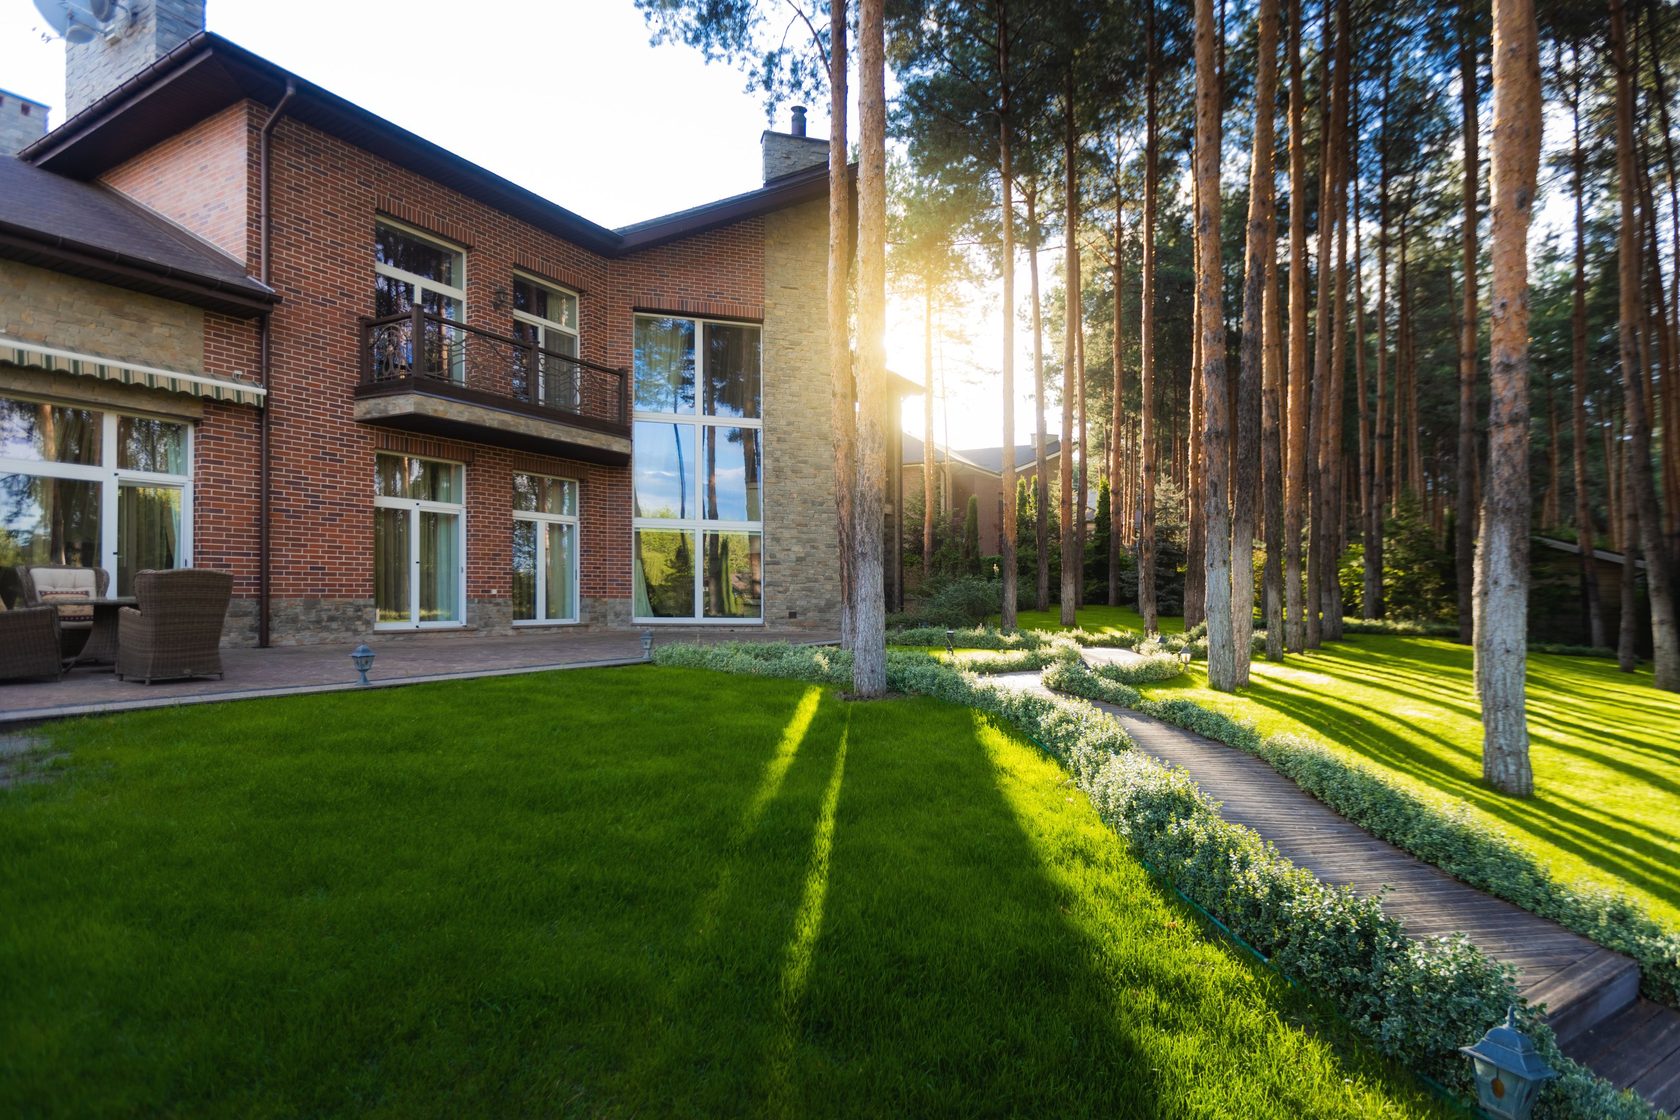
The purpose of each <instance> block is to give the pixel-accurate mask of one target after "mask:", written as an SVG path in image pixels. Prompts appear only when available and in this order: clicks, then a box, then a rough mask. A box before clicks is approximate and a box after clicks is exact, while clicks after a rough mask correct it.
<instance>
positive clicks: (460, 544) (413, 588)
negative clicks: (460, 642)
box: [373, 451, 467, 631]
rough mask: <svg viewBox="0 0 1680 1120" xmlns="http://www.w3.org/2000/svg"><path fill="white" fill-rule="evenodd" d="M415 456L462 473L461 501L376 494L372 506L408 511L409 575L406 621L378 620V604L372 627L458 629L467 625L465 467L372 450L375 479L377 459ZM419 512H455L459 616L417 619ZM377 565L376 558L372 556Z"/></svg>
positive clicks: (426, 457) (418, 598)
mask: <svg viewBox="0 0 1680 1120" xmlns="http://www.w3.org/2000/svg"><path fill="white" fill-rule="evenodd" d="M381 458H391V459H418V460H421V461H422V462H427V463H442V464H444V465H445V466H450V467H454V468H455V469H456V470H458V471H460V472H461V500H460V502H459V503H455V502H434V501H429V500H422V499H420V498H387V497H384V496H382V495H379V494H375V495H374V498H373V508H374V509H397V510H407V511H408V541H409V552H410V556H409V560H408V563H409V566H410V571H409V577H408V620H407V621H406V622H381V621H379V604H378V603H377V602H375V603H374V605H373V628H374V629H375V630H396V631H408V630H460V629H463V628H465V627H466V625H467V467H466V464H465V463H459V462H456V461H455V460H453V459H436V458H433V457H432V456H429V455H408V454H405V453H403V452H401V451H377V452H375V453H374V472H375V473H374V478H375V480H376V484H377V479H378V471H379V459H381ZM422 513H452V514H454V515H455V535H456V540H455V547H456V554H457V555H458V556H460V558H461V562H460V565H459V566H458V570H457V571H456V573H455V601H456V603H458V604H460V609H459V612H458V613H459V614H460V616H461V617H460V618H457V619H449V620H447V621H444V622H423V621H421V619H420V576H419V568H420V515H421V514H422ZM373 562H374V564H375V565H376V566H377V565H378V563H379V557H378V556H377V555H376V556H375V557H374V558H373Z"/></svg>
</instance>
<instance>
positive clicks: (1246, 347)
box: [1231, 0, 1282, 686]
mask: <svg viewBox="0 0 1680 1120" xmlns="http://www.w3.org/2000/svg"><path fill="white" fill-rule="evenodd" d="M1277 38H1278V0H1260V15H1259V42H1258V43H1257V44H1256V47H1255V50H1256V56H1255V75H1254V157H1253V160H1252V161H1251V162H1250V164H1249V178H1248V235H1247V243H1246V246H1245V251H1244V256H1245V258H1246V259H1245V261H1244V265H1243V267H1244V273H1243V333H1242V352H1241V357H1240V361H1241V366H1240V367H1239V370H1238V374H1237V415H1236V432H1237V438H1236V454H1235V455H1234V459H1235V462H1236V464H1237V469H1236V487H1235V490H1234V491H1233V494H1234V500H1233V501H1232V503H1231V547H1232V553H1231V622H1232V639H1231V640H1232V645H1233V647H1234V654H1235V659H1236V668H1235V673H1234V679H1235V683H1236V684H1237V685H1239V686H1241V685H1246V684H1247V683H1248V677H1249V661H1250V644H1251V643H1250V639H1251V638H1252V637H1253V634H1254V528H1255V525H1254V515H1255V507H1256V499H1257V498H1258V491H1259V485H1258V483H1259V477H1260V473H1261V467H1262V455H1261V453H1260V428H1261V426H1262V422H1263V418H1262V415H1261V413H1262V412H1263V411H1264V409H1263V401H1262V398H1263V396H1264V394H1265V392H1266V390H1265V382H1266V371H1265V364H1266V292H1268V291H1269V290H1270V289H1271V287H1272V252H1273V250H1274V248H1275V247H1276V245H1277V226H1276V224H1275V223H1276V220H1277V217H1276V215H1277V203H1276V199H1275V198H1274V197H1273V189H1274V183H1273V169H1272V154H1273V149H1274V147H1275V145H1276V137H1275V135H1274V115H1275V114H1276V112H1277ZM1272 407H1273V408H1274V409H1275V408H1276V401H1275V400H1274V401H1273V402H1272ZM1276 423H1277V417H1276V415H1274V416H1273V417H1272V425H1273V431H1272V438H1274V439H1275V438H1276V434H1277V433H1276ZM1279 504H1280V505H1281V504H1282V503H1281V501H1280V503H1279ZM1268 529H1269V527H1268Z"/></svg>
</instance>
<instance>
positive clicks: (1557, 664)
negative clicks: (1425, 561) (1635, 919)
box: [1142, 635, 1680, 929]
mask: <svg viewBox="0 0 1680 1120" xmlns="http://www.w3.org/2000/svg"><path fill="white" fill-rule="evenodd" d="M1253 666H1254V668H1253V675H1252V684H1251V686H1250V687H1249V688H1248V689H1246V690H1245V691H1243V692H1242V693H1241V694H1240V695H1236V696H1233V695H1230V694H1228V693H1221V692H1215V691H1213V690H1212V689H1209V688H1208V687H1207V671H1206V665H1205V664H1204V663H1201V662H1197V663H1196V664H1194V665H1193V666H1192V668H1191V674H1190V676H1189V677H1188V678H1182V679H1180V680H1178V681H1168V682H1164V683H1161V684H1150V685H1144V686H1142V687H1143V691H1144V692H1145V694H1147V695H1148V696H1151V697H1153V698H1155V699H1169V698H1179V699H1185V700H1193V701H1195V702H1196V703H1198V704H1202V705H1204V706H1206V707H1209V708H1214V709H1216V710H1218V711H1221V712H1224V713H1226V714H1228V715H1232V716H1236V717H1238V718H1241V719H1248V720H1252V721H1254V723H1255V725H1256V726H1257V727H1258V728H1259V729H1260V730H1261V731H1262V732H1265V733H1267V734H1271V733H1276V732H1283V731H1289V732H1296V733H1302V734H1307V735H1311V736H1313V737H1314V738H1316V739H1319V740H1321V741H1323V742H1325V743H1327V744H1329V745H1330V746H1331V748H1332V749H1334V750H1335V751H1337V752H1338V753H1340V754H1343V755H1346V756H1350V757H1356V758H1358V759H1360V760H1362V761H1364V762H1366V763H1369V764H1370V765H1372V766H1374V767H1376V768H1377V769H1378V770H1380V771H1381V772H1382V773H1384V774H1386V775H1387V776H1388V777H1389V778H1390V779H1391V780H1393V781H1395V782H1396V783H1398V784H1400V785H1403V786H1406V787H1408V788H1410V789H1414V790H1420V791H1424V792H1427V793H1434V794H1445V795H1446V797H1447V798H1448V799H1450V801H1451V803H1452V804H1454V805H1461V806H1464V807H1466V808H1467V809H1468V811H1469V812H1470V813H1471V814H1473V815H1475V816H1478V817H1481V818H1482V819H1484V820H1486V821H1488V822H1489V823H1492V824H1494V825H1497V826H1498V827H1499V828H1501V829H1503V830H1504V831H1505V832H1507V833H1509V834H1510V835H1511V836H1512V838H1513V839H1515V840H1516V841H1517V842H1518V843H1519V844H1521V845H1522V846H1523V847H1525V848H1526V849H1527V850H1528V851H1530V852H1532V853H1533V854H1534V855H1535V856H1537V857H1538V858H1539V859H1540V860H1541V861H1542V862H1543V863H1545V864H1547V865H1548V866H1549V867H1550V868H1551V869H1552V871H1553V873H1554V874H1556V875H1557V876H1558V877H1559V878H1560V879H1562V880H1564V881H1566V882H1576V883H1581V884H1588V885H1598V886H1604V887H1609V888H1611V889H1614V890H1617V891H1620V892H1622V893H1624V894H1627V895H1630V896H1632V897H1633V898H1635V899H1637V900H1639V901H1640V902H1642V903H1644V904H1645V906H1646V907H1647V908H1648V909H1649V911H1650V912H1651V914H1652V916H1653V917H1655V918H1656V919H1657V920H1658V921H1660V922H1663V923H1664V924H1665V925H1668V926H1669V927H1671V928H1675V929H1680V696H1677V695H1675V694H1674V693H1669V692H1659V691H1657V689H1656V688H1654V687H1653V686H1652V683H1651V673H1650V670H1649V669H1641V670H1640V671H1639V672H1637V673H1634V674H1631V675H1630V674H1627V673H1622V672H1620V671H1618V670H1617V668H1616V663H1615V662H1614V661H1610V660H1604V659H1599V658H1591V657H1561V656H1556V655H1550V654H1534V655H1531V656H1530V657H1529V659H1528V729H1529V738H1530V747H1529V759H1530V762H1531V764H1532V765H1533V767H1534V791H1535V792H1534V797H1533V798H1532V799H1529V800H1519V799H1517V798H1511V797H1506V796H1503V795H1501V794H1498V793H1495V792H1494V791H1493V790H1492V789H1491V788H1490V787H1488V786H1486V785H1484V784H1483V782H1482V724H1481V709H1480V706H1479V704H1478V702H1477V700H1476V686H1475V677H1474V675H1473V658H1472V652H1471V649H1470V647H1468V646H1461V645H1458V644H1457V643H1455V642H1451V641H1448V640H1445V639H1437V638H1406V637H1390V636H1386V635H1350V636H1349V637H1348V638H1347V640H1345V641H1343V642H1333V643H1329V644H1327V645H1326V646H1325V647H1324V648H1323V649H1322V650H1318V651H1315V652H1312V653H1309V654H1307V655H1304V656H1301V655H1291V656H1290V657H1289V658H1287V659H1286V660H1285V661H1284V662H1283V663H1282V664H1274V663H1271V662H1268V661H1266V660H1265V659H1264V658H1263V657H1260V658H1255V660H1254V662H1253Z"/></svg>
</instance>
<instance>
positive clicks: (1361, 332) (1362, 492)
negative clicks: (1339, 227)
mask: <svg viewBox="0 0 1680 1120" xmlns="http://www.w3.org/2000/svg"><path fill="white" fill-rule="evenodd" d="M1355 93H1356V95H1357V88H1356V90H1355ZM1361 124H1362V122H1361V120H1360V117H1359V113H1358V112H1357V111H1355V113H1354V124H1353V137H1354V142H1353V143H1351V144H1350V145H1349V149H1350V151H1349V160H1350V167H1351V171H1352V174H1351V175H1349V178H1350V179H1351V180H1352V182H1353V339H1354V351H1353V374H1354V376H1353V381H1354V391H1355V392H1356V393H1357V394H1358V397H1359V401H1358V408H1357V410H1356V413H1355V416H1356V422H1357V423H1358V425H1359V432H1358V440H1359V444H1358V454H1359V463H1358V484H1359V542H1360V550H1359V551H1360V554H1361V557H1362V558H1363V561H1364V573H1363V575H1364V583H1363V585H1362V586H1361V589H1360V594H1359V605H1360V617H1362V618H1375V617H1376V616H1375V615H1373V614H1372V613H1371V605H1370V604H1371V597H1372V592H1373V590H1374V588H1373V587H1372V579H1371V574H1372V573H1371V551H1372V549H1373V548H1374V547H1375V544H1376V542H1375V541H1373V540H1372V539H1371V509H1372V505H1373V503H1372V492H1373V486H1374V477H1373V476H1374V473H1375V472H1374V470H1373V468H1372V462H1371V460H1372V453H1371V397H1370V391H1371V386H1370V378H1369V375H1368V371H1367V369H1366V360H1365V349H1366V347H1365V239H1364V236H1363V235H1362V233H1361V227H1362V226H1363V224H1364V223H1363V221H1362V220H1361V219H1362V218H1363V217H1364V215H1363V213H1362V212H1361V210H1360V205H1359V144H1358V137H1359V135H1360V133H1361V131H1362V129H1361Z"/></svg>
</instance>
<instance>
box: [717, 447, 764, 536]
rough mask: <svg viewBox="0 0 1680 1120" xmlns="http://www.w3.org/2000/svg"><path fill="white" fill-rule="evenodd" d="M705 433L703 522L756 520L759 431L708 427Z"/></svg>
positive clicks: (759, 511) (759, 509)
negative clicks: (704, 507) (704, 503)
mask: <svg viewBox="0 0 1680 1120" xmlns="http://www.w3.org/2000/svg"><path fill="white" fill-rule="evenodd" d="M705 432H706V475H705V478H706V490H705V494H706V509H705V517H706V519H707V520H708V521H758V520H760V519H761V518H762V517H763V512H762V507H761V506H760V503H759V494H760V489H761V486H762V483H761V482H760V477H759V476H760V465H761V463H760V458H759V434H760V433H759V430H758V429H757V428H713V427H708V428H706V429H705Z"/></svg>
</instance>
